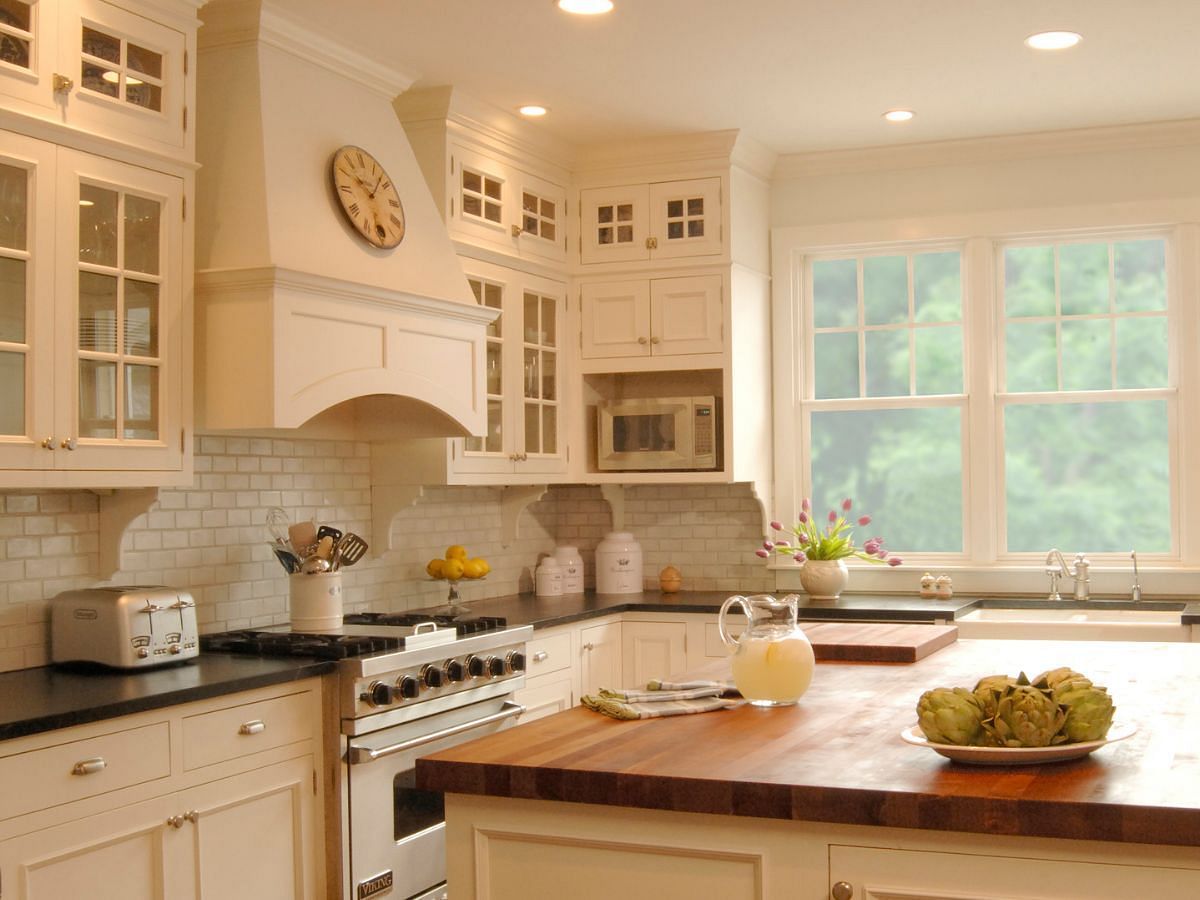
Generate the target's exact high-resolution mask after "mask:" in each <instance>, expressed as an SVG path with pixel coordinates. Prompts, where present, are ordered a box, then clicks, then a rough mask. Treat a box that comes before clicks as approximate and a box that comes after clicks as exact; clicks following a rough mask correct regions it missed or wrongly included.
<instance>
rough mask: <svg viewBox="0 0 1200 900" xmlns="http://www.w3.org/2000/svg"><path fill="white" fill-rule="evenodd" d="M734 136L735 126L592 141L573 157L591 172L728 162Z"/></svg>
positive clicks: (723, 163)
mask: <svg viewBox="0 0 1200 900" xmlns="http://www.w3.org/2000/svg"><path fill="white" fill-rule="evenodd" d="M738 135H739V132H738V131H737V130H736V129H728V130H725V131H705V132H699V133H696V134H684V135H670V136H664V137H652V138H642V139H638V140H624V141H613V142H611V143H607V144H593V145H590V146H588V147H584V148H581V150H580V153H579V156H578V158H577V163H578V169H579V171H580V172H588V173H591V172H595V171H598V170H606V169H619V168H625V167H630V166H647V165H672V164H675V165H678V164H679V163H689V162H692V163H694V162H709V163H714V164H718V165H729V163H730V160H731V159H732V158H733V156H734V152H735V147H736V145H737V144H738Z"/></svg>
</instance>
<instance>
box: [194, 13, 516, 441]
mask: <svg viewBox="0 0 1200 900" xmlns="http://www.w3.org/2000/svg"><path fill="white" fill-rule="evenodd" d="M278 9H279V8H278V7H275V6H273V5H272V4H270V3H267V2H262V0H214V2H210V3H208V4H207V5H206V6H205V7H204V9H203V11H202V15H201V18H202V19H203V20H204V26H203V27H202V28H201V29H200V40H199V46H200V58H199V61H198V70H197V116H196V118H197V123H196V127H197V156H198V158H199V161H200V164H201V170H200V172H199V173H198V175H197V204H196V205H197V212H196V332H197V353H196V366H197V371H196V386H197V391H196V398H197V425H198V427H199V428H201V429H207V430H225V429H245V430H261V429H272V428H295V427H298V426H300V425H302V424H304V423H306V422H310V421H315V422H317V423H322V422H323V423H326V424H329V425H332V426H333V427H334V430H335V432H336V433H345V426H346V425H351V426H356V427H355V429H354V434H355V435H356V436H362V437H367V438H373V437H395V436H431V435H463V434H469V433H477V434H482V433H483V432H484V429H485V426H486V415H487V411H486V398H485V393H484V382H483V359H484V350H485V337H484V334H485V329H486V326H487V324H488V323H489V322H490V321H491V320H492V319H493V318H494V317H495V315H496V313H495V311H494V310H491V309H488V308H485V307H481V306H480V305H478V303H477V302H476V300H475V297H474V295H473V294H472V292H471V289H470V286H469V285H468V283H467V279H466V276H465V275H464V274H463V271H462V268H461V266H460V265H459V262H458V259H457V256H456V255H455V252H454V249H453V247H452V246H451V244H450V240H449V238H448V236H447V233H446V229H445V226H444V225H443V223H442V220H441V218H440V216H439V215H438V212H437V208H436V206H435V204H434V201H433V198H432V197H431V196H430V194H429V191H428V188H427V186H426V183H425V179H424V178H423V176H422V175H421V171H420V168H419V166H418V164H417V161H416V158H415V157H414V155H413V152H412V149H411V148H410V146H409V144H408V141H407V139H406V137H405V133H404V129H403V128H402V127H401V125H400V123H399V121H398V120H397V119H396V115H395V111H394V110H393V108H392V102H391V101H392V99H393V97H394V96H396V95H397V94H399V93H401V92H403V91H404V90H405V89H406V88H407V87H408V86H409V84H410V80H409V79H407V78H405V77H403V76H401V75H399V74H397V73H395V72H394V71H391V70H386V69H383V68H382V67H380V66H377V65H375V64H373V63H371V62H369V61H366V60H364V59H362V58H356V57H355V55H354V53H353V52H352V51H350V50H348V49H346V48H344V47H340V46H335V45H332V44H330V43H328V42H327V41H325V40H324V39H323V38H320V37H318V36H315V35H312V34H310V33H306V32H304V31H303V30H301V29H300V28H298V27H297V26H295V25H294V24H293V23H291V22H289V21H288V20H287V19H286V18H285V17H283V16H281V15H280V14H279V11H278ZM346 144H353V145H356V146H360V147H363V148H364V149H366V150H368V151H369V152H370V153H371V154H373V155H374V156H375V157H376V158H377V159H378V160H379V162H380V163H381V164H382V165H383V166H384V168H385V169H386V170H387V172H388V174H389V176H390V177H391V179H392V181H393V182H394V183H395V184H396V186H397V188H398V189H399V192H400V197H401V202H402V203H403V208H404V216H405V226H406V227H405V237H404V240H403V241H402V242H401V243H400V245H399V246H398V247H395V248H394V249H392V250H379V249H376V248H374V247H372V246H370V245H368V244H367V243H366V242H365V241H363V240H362V238H361V237H360V236H359V235H358V233H357V232H356V231H355V230H354V229H353V228H352V227H351V226H350V225H349V223H348V222H347V221H346V220H345V218H344V216H343V214H342V212H341V209H340V207H339V204H338V202H337V199H336V197H335V195H334V192H333V188H332V187H331V182H330V171H329V170H330V159H331V157H332V156H333V153H334V151H335V150H337V148H338V147H341V146H343V145H346Z"/></svg>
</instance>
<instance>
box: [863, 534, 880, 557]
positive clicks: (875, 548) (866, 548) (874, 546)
mask: <svg viewBox="0 0 1200 900" xmlns="http://www.w3.org/2000/svg"><path fill="white" fill-rule="evenodd" d="M863 552H864V553H865V554H867V556H874V555H875V554H876V553H878V552H879V544H878V543H877V542H876V541H875V539H874V538H872V539H871V540H869V541H867V542H866V543H865V544H863Z"/></svg>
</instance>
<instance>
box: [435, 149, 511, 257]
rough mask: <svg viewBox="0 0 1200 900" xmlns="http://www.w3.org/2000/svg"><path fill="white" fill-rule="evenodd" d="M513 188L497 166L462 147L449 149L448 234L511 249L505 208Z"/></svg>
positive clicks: (505, 169)
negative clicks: (451, 231)
mask: <svg viewBox="0 0 1200 900" xmlns="http://www.w3.org/2000/svg"><path fill="white" fill-rule="evenodd" d="M513 189H514V185H513V184H512V183H511V179H510V173H509V171H508V170H507V168H506V167H505V166H504V165H502V164H501V163H500V162H498V161H497V160H494V159H490V158H489V157H487V156H485V155H484V154H482V153H479V152H477V151H475V150H471V149H469V148H467V147H463V146H461V145H452V146H451V148H450V181H449V190H450V197H449V201H450V202H449V209H450V226H451V230H453V231H455V232H457V233H458V234H459V235H461V236H462V237H464V238H467V239H468V240H475V241H484V242H487V243H492V244H499V245H501V246H504V247H508V246H510V245H511V241H512V238H511V237H510V232H509V229H510V227H511V226H512V225H513V224H515V223H514V222H513V221H512V214H511V212H509V211H508V210H507V209H506V207H508V206H510V205H511V203H512V200H511V194H512V191H513Z"/></svg>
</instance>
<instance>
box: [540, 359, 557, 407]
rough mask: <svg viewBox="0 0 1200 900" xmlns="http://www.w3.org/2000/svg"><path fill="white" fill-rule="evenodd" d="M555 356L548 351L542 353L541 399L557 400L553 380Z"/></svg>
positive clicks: (555, 364)
mask: <svg viewBox="0 0 1200 900" xmlns="http://www.w3.org/2000/svg"><path fill="white" fill-rule="evenodd" d="M556 366H557V363H556V356H555V354H553V353H551V352H550V351H548V350H543V351H542V399H543V400H557V399H558V397H557V396H555V392H556V390H557V386H556V384H555V380H554V373H555V371H557V369H556Z"/></svg>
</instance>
